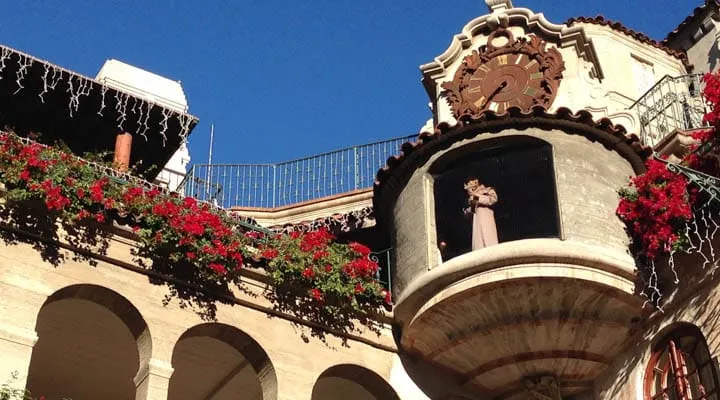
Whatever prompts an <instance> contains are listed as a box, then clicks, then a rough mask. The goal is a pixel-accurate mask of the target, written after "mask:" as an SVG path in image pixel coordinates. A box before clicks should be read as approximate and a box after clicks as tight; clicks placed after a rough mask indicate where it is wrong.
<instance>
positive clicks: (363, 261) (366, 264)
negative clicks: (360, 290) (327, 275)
mask: <svg viewBox="0 0 720 400" xmlns="http://www.w3.org/2000/svg"><path fill="white" fill-rule="evenodd" d="M378 268H379V266H378V264H377V263H376V262H374V261H370V259H368V258H367V257H361V258H356V259H354V260H352V261H350V262H349V263H347V264H346V265H345V266H344V267H343V272H345V274H346V275H347V276H349V277H351V278H356V277H361V278H369V277H374V276H375V274H376V273H377V272H378Z"/></svg>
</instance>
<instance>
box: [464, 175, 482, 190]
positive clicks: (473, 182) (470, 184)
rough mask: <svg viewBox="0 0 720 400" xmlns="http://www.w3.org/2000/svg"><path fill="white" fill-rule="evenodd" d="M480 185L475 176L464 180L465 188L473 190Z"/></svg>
mask: <svg viewBox="0 0 720 400" xmlns="http://www.w3.org/2000/svg"><path fill="white" fill-rule="evenodd" d="M479 186H480V182H479V181H478V180H477V178H468V179H466V180H465V190H474V189H476V188H477V187H479Z"/></svg>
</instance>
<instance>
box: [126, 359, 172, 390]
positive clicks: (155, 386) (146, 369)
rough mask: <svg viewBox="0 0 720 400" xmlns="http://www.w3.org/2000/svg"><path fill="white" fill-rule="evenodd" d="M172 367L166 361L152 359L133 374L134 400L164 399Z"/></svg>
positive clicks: (168, 386)
mask: <svg viewBox="0 0 720 400" xmlns="http://www.w3.org/2000/svg"><path fill="white" fill-rule="evenodd" d="M173 371H174V369H173V367H172V365H171V364H170V363H169V362H167V361H161V360H156V359H152V360H150V361H149V362H148V363H147V364H145V365H143V366H141V367H140V370H139V371H138V373H137V375H135V387H136V388H137V390H136V392H135V393H136V395H135V400H166V399H167V397H168V390H169V388H170V377H171V376H172V374H173Z"/></svg>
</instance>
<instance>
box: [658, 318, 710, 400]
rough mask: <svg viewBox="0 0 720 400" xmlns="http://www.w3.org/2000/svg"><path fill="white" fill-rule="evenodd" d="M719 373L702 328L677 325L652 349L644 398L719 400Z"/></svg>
mask: <svg viewBox="0 0 720 400" xmlns="http://www.w3.org/2000/svg"><path fill="white" fill-rule="evenodd" d="M719 383H720V381H719V380H718V371H717V368H716V366H715V363H714V362H713V359H712V356H711V355H710V351H709V350H708V347H707V342H706V341H705V336H703V334H702V332H700V329H698V328H697V327H696V326H694V325H691V324H678V325H676V326H674V327H673V328H672V330H670V332H669V333H668V334H666V335H665V336H664V337H663V338H662V339H661V340H660V341H659V342H658V343H657V344H656V345H655V347H654V348H653V354H652V356H651V357H650V362H649V363H648V366H647V370H646V371H645V388H644V389H645V399H646V400H655V399H662V400H664V399H678V400H689V399H717V398H718V394H719V393H718V388H719V387H720V385H719Z"/></svg>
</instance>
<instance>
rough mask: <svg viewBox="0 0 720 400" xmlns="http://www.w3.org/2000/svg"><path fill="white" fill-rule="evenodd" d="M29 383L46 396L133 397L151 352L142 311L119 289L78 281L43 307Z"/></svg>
mask: <svg viewBox="0 0 720 400" xmlns="http://www.w3.org/2000/svg"><path fill="white" fill-rule="evenodd" d="M36 330H37V334H38V338H39V339H38V342H37V344H36V345H35V347H34V348H33V353H32V359H31V362H30V373H29V376H28V383H27V388H28V390H30V391H31V392H32V393H34V394H38V395H40V394H41V395H44V396H46V397H47V398H71V399H73V400H85V399H87V400H92V399H134V398H135V395H136V388H135V383H134V378H135V375H136V374H137V371H138V369H139V366H140V363H141V362H147V360H148V359H149V358H150V353H151V347H152V345H151V341H150V333H149V330H148V327H147V324H146V323H145V320H144V319H143V318H142V316H141V315H140V313H139V312H138V310H137V309H136V308H135V307H134V306H133V305H132V304H131V303H130V302H129V301H128V300H127V299H125V298H124V297H123V296H121V295H120V294H118V293H116V292H114V291H112V290H110V289H107V288H104V287H101V286H95V285H73V286H69V287H66V288H64V289H61V290H59V291H57V292H55V293H54V294H53V295H51V296H50V297H48V299H47V301H46V302H45V304H44V305H43V307H42V308H41V309H40V312H39V314H38V318H37V324H36Z"/></svg>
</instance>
